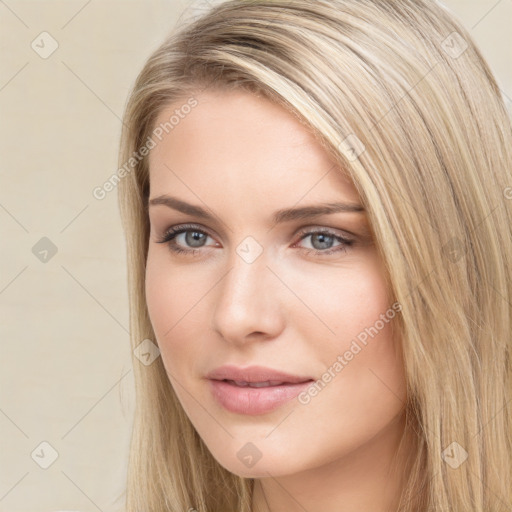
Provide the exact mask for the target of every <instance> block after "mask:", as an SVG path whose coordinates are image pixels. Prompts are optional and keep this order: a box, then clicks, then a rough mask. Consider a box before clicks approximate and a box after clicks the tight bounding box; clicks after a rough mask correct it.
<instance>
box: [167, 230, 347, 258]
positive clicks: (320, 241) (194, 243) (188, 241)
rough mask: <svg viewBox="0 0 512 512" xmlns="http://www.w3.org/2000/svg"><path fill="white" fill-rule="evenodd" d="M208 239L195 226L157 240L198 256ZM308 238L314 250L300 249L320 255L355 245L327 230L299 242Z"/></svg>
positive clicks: (312, 233) (317, 231) (303, 235)
mask: <svg viewBox="0 0 512 512" xmlns="http://www.w3.org/2000/svg"><path fill="white" fill-rule="evenodd" d="M181 235H184V237H183V238H182V240H181V244H178V243H177V242H178V240H179V236H181ZM208 238H211V237H210V235H209V234H208V233H206V232H205V231H203V230H201V229H198V228H197V227H195V226H181V227H180V226H178V227H171V228H170V229H169V230H168V231H167V232H166V233H165V234H164V236H163V237H162V238H161V239H160V240H157V243H166V244H167V245H168V246H169V249H171V250H172V251H173V252H175V253H189V254H196V253H198V252H200V250H199V249H200V248H201V247H207V246H206V245H205V242H206V240H207V239H208ZM307 238H310V239H311V242H310V243H311V245H312V246H313V248H307V247H299V248H300V249H302V250H304V251H306V252H308V253H310V252H313V253H316V254H319V255H326V254H331V253H333V252H338V251H346V250H348V247H350V246H351V245H353V244H354V240H351V239H348V238H345V237H343V236H340V235H338V234H335V233H334V232H332V231H330V230H326V229H323V230H315V231H309V232H306V233H304V232H303V233H301V234H300V239H299V242H302V241H303V240H305V239H307ZM335 241H338V242H339V244H338V245H335V246H333V244H334V242H335ZM297 244H298V242H297V243H296V244H294V245H293V247H296V246H297ZM184 247H185V248H184ZM187 247H188V248H187Z"/></svg>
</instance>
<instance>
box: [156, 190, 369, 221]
mask: <svg viewBox="0 0 512 512" xmlns="http://www.w3.org/2000/svg"><path fill="white" fill-rule="evenodd" d="M148 204H149V206H155V205H165V206H167V207H169V208H172V209H173V210H177V211H179V212H182V213H185V214H188V215H193V216H196V217H199V218H201V219H205V220H210V221H213V220H214V217H213V215H211V214H210V213H208V211H207V210H205V209H204V208H202V207H201V206H197V205H193V204H190V203H186V202H185V201H181V200H180V199H177V198H176V197H172V196H168V195H162V196H158V197H155V198H153V199H150V200H149V202H148ZM364 211H365V209H364V208H363V207H362V206H361V205H360V204H354V203H340V202H337V203H322V204H316V205H311V206H301V207H298V208H287V209H284V210H278V211H276V212H274V216H273V221H274V223H275V224H279V223H283V222H290V221H293V220H304V219H310V218H312V217H318V216H319V215H327V214H332V213H340V212H342V213H345V212H356V213H364Z"/></svg>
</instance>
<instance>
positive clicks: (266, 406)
mask: <svg viewBox="0 0 512 512" xmlns="http://www.w3.org/2000/svg"><path fill="white" fill-rule="evenodd" d="M206 377H207V379H209V386H210V391H211V393H212V395H213V397H214V399H215V400H216V401H217V402H218V403H219V404H220V405H221V406H222V407H224V408H225V409H227V410H228V411H230V412H234V413H237V414H245V415H257V414H265V413H267V412H270V411H273V410H275V409H277V408H278V407H280V406H282V405H284V404H285V403H286V402H288V401H290V400H292V399H293V398H295V397H296V396H297V395H298V394H300V393H301V391H303V390H304V389H306V388H307V387H308V386H309V385H311V384H312V382H313V381H314V379H313V378H312V377H302V376H298V375H291V374H289V373H285V372H281V371H278V370H273V369H271V368H265V367H263V366H249V367H246V368H239V367H236V366H222V367H220V368H217V369H216V370H213V371H212V372H210V373H208V375H207V376H206ZM235 381H236V382H238V383H242V382H244V383H262V382H269V381H270V382H271V383H275V384H276V385H271V386H266V387H250V386H249V385H246V386H242V385H236V384H235ZM278 383H280V384H278Z"/></svg>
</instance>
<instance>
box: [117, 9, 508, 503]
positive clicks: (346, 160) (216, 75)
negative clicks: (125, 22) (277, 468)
mask: <svg viewBox="0 0 512 512" xmlns="http://www.w3.org/2000/svg"><path fill="white" fill-rule="evenodd" d="M212 88H215V89H220V90H227V89H230V88H238V89H243V90H247V91H250V92H252V93H258V94H262V95H264V96H265V97H266V98H268V99H269V100H271V101H275V102H278V103H279V104H281V105H282V106H283V107H285V108H287V109H288V110H289V111H290V112H291V113H292V114H293V115H295V116H296V118H297V119H298V120H300V122H301V123H304V124H305V125H306V126H308V127H309V128H310V129H311V130H312V132H313V133H314V134H315V136H316V137H317V138H318V141H319V142H320V143H321V144H322V145H323V147H324V148H325V150H326V151H328V152H329V154H330V155H332V157H333V159H334V161H336V162H337V163H339V166H340V168H342V169H344V170H345V171H346V172H347V173H348V174H349V176H350V178H351V179H352V181H353V183H354V185H355V186H356V188H357V190H358V192H359V194H360V198H361V201H362V204H363V206H364V207H365V209H366V211H367V213H368V217H369V220H370V224H371V226H372V229H373V232H374V235H375V244H376V247H377V249H378V251H379V253H380V254H381V256H382V259H383V261H384V264H385V269H386V279H387V280H388V282H389V286H390V289H391V290H392V294H393V297H394V299H395V300H397V301H398V302H399V303H400V304H401V306H402V312H401V315H398V318H397V329H398V331H397V332H398V333H399V338H400V343H401V346H402V348H403V358H404V365H405V370H406V377H407V393H408V399H407V404H406V412H407V428H408V429H409V431H411V432H412V431H413V432H414V437H415V440H416V447H415V450H414V452H413V453H410V458H411V468H412V469H411V471H410V472H409V474H408V476H407V478H408V479H407V485H406V486H405V489H404V493H403V496H402V500H401V504H400V508H399V510H400V511H404V512H412V511H414V512H418V511H420V512H434V511H435V512H440V511H446V512H448V511H450V512H462V511H464V512H491V511H492V512H499V511H502V512H504V511H510V510H511V508H512V492H511V485H510V482H511V481H512V474H511V466H512V462H511V461H512V407H511V406H510V404H509V403H508V402H509V401H510V399H511V397H512V368H511V348H512V343H511V332H512V325H511V318H512V310H511V308H512V306H511V304H512V228H511V226H512V213H511V203H512V201H511V200H510V198H511V197H512V188H511V187H510V185H512V180H511V176H510V172H511V169H512V153H511V148H512V133H511V122H510V118H509V115H508V113H507V110H506V108H505V106H504V101H503V98H502V97H501V95H500V91H499V88H498V86H497V84H496V81H495V79H494V77H493V75H492V73H491V71H490V70H489V67H488V65H487V63H486V61H485V60H484V58H483V57H482V55H481V53H480V51H479V50H478V49H477V47H476V46H475V44H474V42H473V41H472V39H471V36H470V35H469V33H468V32H467V30H465V28H464V27H463V26H462V25H461V24H460V23H459V22H458V21H457V20H456V19H455V18H454V17H453V15H452V14H451V13H449V12H448V11H447V10H446V9H445V8H444V7H443V6H442V5H440V4H439V3H436V2H434V1H433V0H432V1H431V0H396V1H393V2H389V1H384V0H250V1H249V0H245V1H244V0H230V1H226V2H224V3H221V4H220V5H218V6H216V7H214V8H213V9H211V10H210V11H209V12H207V13H206V14H205V15H204V16H202V17H200V18H198V19H195V20H192V21H189V22H188V23H187V24H185V25H183V26H181V27H179V30H176V31H175V33H173V34H171V36H170V37H169V38H168V39H167V40H166V41H164V43H163V44H162V45H161V46H160V47H159V48H158V49H157V50H156V51H154V53H153V54H152V55H151V56H150V57H149V59H148V60H147V62H146V64H145V66H144V68H143V69H142V71H141V72H140V74H139V76H138V78H137V80H136V83H135V85H134V87H133V90H132V92H131V95H130V96H129V99H128V103H127V106H126V110H125V116H124V121H125V127H124V129H123V134H122V141H121V151H120V164H121V165H124V169H125V172H124V173H123V175H122V177H121V179H120V182H119V202H120V211H121V216H122V220H123V226H124V229H125V232H126V237H127V258H128V269H129V273H128V279H129V293H130V330H131V343H132V348H133V349H135V348H136V347H137V346H138V345H139V344H140V343H141V341H142V340H144V339H146V338H149V339H152V340H155V335H154V333H153V330H152V327H151V323H150V320H149V317H148V313H147V309H146V303H145V295H144V278H145V265H146V255H147V247H148V233H149V224H148V216H147V199H148V185H149V174H148V159H147V152H148V151H145V152H144V151H142V150H141V148H143V147H144V146H145V145H146V148H149V149H151V146H150V142H155V143H156V141H155V140H154V138H155V133H157V132H155V128H156V127H155V119H156V117H157V116H158V115H159V113H161V112H162V109H163V108H164V107H167V106H169V105H170V104H176V105H179V104H180V102H181V103H182V104H183V105H185V104H187V103H189V104H192V103H193V101H192V102H191V99H192V100H194V98H195V95H197V94H199V93H200V91H201V90H204V89H212ZM189 110H190V109H189ZM186 112H187V110H185V109H183V113H186ZM171 128H172V126H171V127H169V126H167V127H166V131H168V130H169V129H171ZM144 153H145V154H144ZM141 154H143V155H144V156H143V157H141V156H140V155H141ZM134 155H135V156H134ZM130 159H133V160H130ZM127 162H131V163H130V165H131V167H132V169H128V170H127V167H126V163H127ZM134 372H135V380H136V404H137V405H136V411H135V418H134V424H133V434H132V444H131V450H130V460H129V470H128V486H127V511H128V512H138V511H142V510H147V511H151V512H163V511H173V512H174V511H176V512H177V511H180V512H181V511H186V510H189V509H190V508H194V509H196V510H197V511H199V512H206V511H208V512H231V511H233V512H234V511H237V512H239V511H242V512H248V511H249V510H250V504H251V493H252V489H253V483H254V481H253V480H252V479H245V478H241V477H239V476H237V475H234V474H232V473H230V472H228V471H227V470H226V469H224V468H223V467H222V466H220V464H219V463H217V461H216V460H215V459H214V458H213V457H212V455H211V454H210V452H209V450H208V449H207V447H206V446H205V444H204V443H203V442H202V440H201V438H200V437H199V435H198V434H197V432H196V431H195V429H194V427H193V426H192V424H191V422H190V421H189V419H188V417H187V416H186V414H185V412H184V410H183V408H182V407H181V405H180V403H179V401H178V399H177V397H176V395H175V393H174V391H173V389H172V386H171V385H170V383H169V380H168V377H167V374H166V373H165V370H164V367H163V364H162V361H161V358H158V359H157V360H155V362H154V363H153V364H151V365H150V366H145V365H142V364H140V363H139V361H134ZM453 443H457V444H453ZM465 453H467V459H466V460H464V461H463V462H462V463H460V465H456V464H454V463H453V460H454V459H453V457H455V458H456V459H458V461H459V462H461V461H462V460H463V459H464V457H465V456H466V455H465ZM454 454H455V455H454ZM455 466H457V467H455Z"/></svg>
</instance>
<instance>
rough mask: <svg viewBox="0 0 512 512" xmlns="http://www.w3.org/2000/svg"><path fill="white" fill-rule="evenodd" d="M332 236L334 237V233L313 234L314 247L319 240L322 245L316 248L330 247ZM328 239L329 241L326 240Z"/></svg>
mask: <svg viewBox="0 0 512 512" xmlns="http://www.w3.org/2000/svg"><path fill="white" fill-rule="evenodd" d="M332 238H333V237H332V235H326V234H324V233H318V234H315V235H313V238H312V242H313V247H315V241H316V240H319V241H320V247H315V249H328V248H329V247H330V246H331V243H332ZM326 239H327V242H326ZM329 242H331V243H329Z"/></svg>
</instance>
